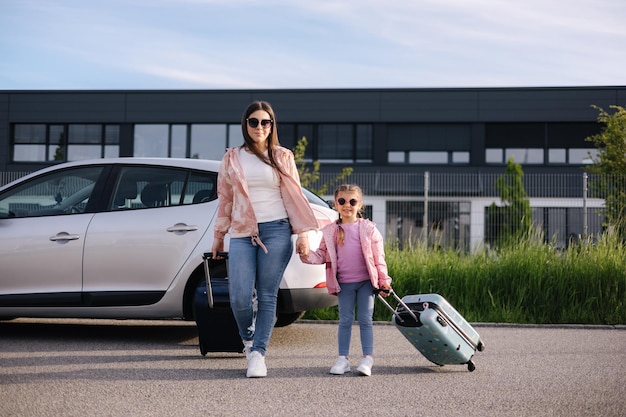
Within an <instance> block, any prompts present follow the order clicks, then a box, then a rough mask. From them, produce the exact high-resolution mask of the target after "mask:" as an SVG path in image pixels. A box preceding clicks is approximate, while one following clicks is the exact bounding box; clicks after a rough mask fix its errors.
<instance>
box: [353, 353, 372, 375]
mask: <svg viewBox="0 0 626 417" xmlns="http://www.w3.org/2000/svg"><path fill="white" fill-rule="evenodd" d="M373 365H374V358H373V357H371V356H370V355H367V356H364V357H363V359H361V363H360V364H359V366H358V368H356V371H357V372H358V373H360V374H361V375H365V376H370V375H372V366H373Z"/></svg>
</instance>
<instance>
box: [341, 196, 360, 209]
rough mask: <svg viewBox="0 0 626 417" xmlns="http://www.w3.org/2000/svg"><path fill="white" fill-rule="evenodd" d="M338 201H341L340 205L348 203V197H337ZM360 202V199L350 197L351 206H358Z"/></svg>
mask: <svg viewBox="0 0 626 417" xmlns="http://www.w3.org/2000/svg"><path fill="white" fill-rule="evenodd" d="M337 202H338V203H339V205H340V206H343V205H344V204H346V199H345V198H343V197H341V198H338V199H337ZM358 203H359V201H358V200H357V199H355V198H351V199H350V205H351V206H353V207H354V206H356V205H357V204H358Z"/></svg>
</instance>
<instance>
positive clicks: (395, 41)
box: [0, 0, 626, 90]
mask: <svg viewBox="0 0 626 417" xmlns="http://www.w3.org/2000/svg"><path fill="white" fill-rule="evenodd" d="M623 85H626V1H624V0H516V1H512V0H343V1H342V0H337V1H332V0H304V1H303V0H264V1H258V0H0V90H128V89H131V90H155V89H157V90H221V89H226V90H233V89H322V88H331V89H337V88H453V87H461V88H463V87H568V86H623Z"/></svg>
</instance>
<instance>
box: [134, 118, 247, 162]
mask: <svg viewBox="0 0 626 417" xmlns="http://www.w3.org/2000/svg"><path fill="white" fill-rule="evenodd" d="M233 126H235V125H233ZM237 126H238V125H237ZM234 130H235V129H234V128H233V129H229V130H228V132H229V133H232V132H233V131H234ZM226 134H227V126H226V125H225V124H190V125H181V124H176V125H168V124H159V125H152V124H150V125H144V124H138V125H135V134H134V152H133V156H141V157H165V158H168V157H169V158H194V159H215V160H220V159H222V156H224V152H225V151H226V143H227V142H226V140H227V138H226ZM240 136H241V135H240Z"/></svg>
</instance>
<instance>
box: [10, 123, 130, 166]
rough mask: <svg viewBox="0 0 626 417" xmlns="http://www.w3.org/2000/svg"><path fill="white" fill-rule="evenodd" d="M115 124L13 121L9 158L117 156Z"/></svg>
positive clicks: (39, 160)
mask: <svg viewBox="0 0 626 417" xmlns="http://www.w3.org/2000/svg"><path fill="white" fill-rule="evenodd" d="M119 132H120V127H119V125H102V124H16V125H14V127H13V162H49V161H60V162H64V161H77V160H81V159H91V158H102V157H106V156H110V157H116V156H119V146H120V145H119V144H120V133H119Z"/></svg>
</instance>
